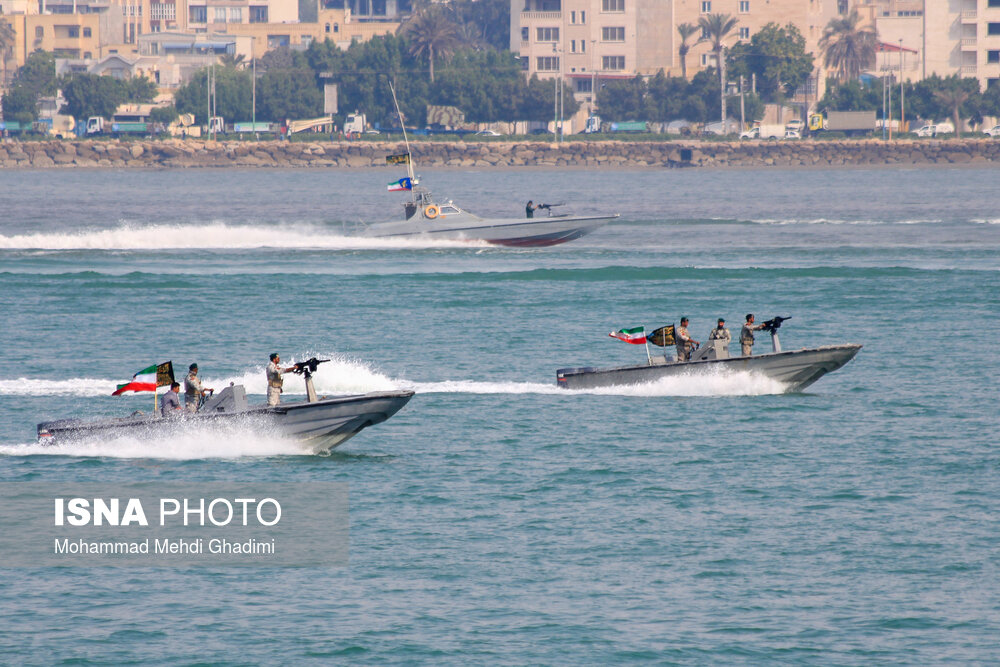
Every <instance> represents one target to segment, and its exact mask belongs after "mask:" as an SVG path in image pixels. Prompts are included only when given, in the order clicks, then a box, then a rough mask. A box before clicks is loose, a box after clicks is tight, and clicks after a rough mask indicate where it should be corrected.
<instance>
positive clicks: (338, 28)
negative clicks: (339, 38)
mask: <svg viewBox="0 0 1000 667" xmlns="http://www.w3.org/2000/svg"><path fill="white" fill-rule="evenodd" d="M333 32H334V34H337V33H338V32H340V24H339V23H334V24H333Z"/></svg>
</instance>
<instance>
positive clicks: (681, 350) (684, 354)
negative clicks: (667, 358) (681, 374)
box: [676, 317, 699, 361]
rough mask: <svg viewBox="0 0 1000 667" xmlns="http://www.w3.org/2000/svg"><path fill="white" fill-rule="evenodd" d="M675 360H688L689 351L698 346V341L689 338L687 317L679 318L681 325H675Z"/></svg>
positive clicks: (689, 357)
mask: <svg viewBox="0 0 1000 667" xmlns="http://www.w3.org/2000/svg"><path fill="white" fill-rule="evenodd" d="M676 339H677V361H689V360H690V359H691V352H692V350H694V349H695V348H697V347H698V345H699V343H698V341H696V340H694V339H693V338H691V335H690V334H689V333H688V318H686V317H682V318H681V325H680V326H679V327H677V335H676Z"/></svg>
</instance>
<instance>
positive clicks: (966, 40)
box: [962, 37, 978, 51]
mask: <svg viewBox="0 0 1000 667" xmlns="http://www.w3.org/2000/svg"><path fill="white" fill-rule="evenodd" d="M977 43H978V40H977V39H976V38H975V37H963V38H962V49H963V50H965V51H975V50H976V44H977Z"/></svg>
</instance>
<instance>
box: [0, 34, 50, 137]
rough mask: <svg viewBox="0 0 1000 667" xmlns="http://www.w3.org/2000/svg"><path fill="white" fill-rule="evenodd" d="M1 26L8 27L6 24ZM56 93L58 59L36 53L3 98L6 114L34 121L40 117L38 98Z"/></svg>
mask: <svg viewBox="0 0 1000 667" xmlns="http://www.w3.org/2000/svg"><path fill="white" fill-rule="evenodd" d="M0 25H7V24H6V23H3V24H0ZM55 93H56V59H55V56H54V55H53V54H51V53H47V52H45V51H35V52H34V53H32V54H31V55H30V56H28V59H27V60H26V61H25V63H24V65H22V66H21V68H20V69H19V70H17V73H16V74H15V75H14V81H13V83H12V84H11V86H10V88H9V89H8V90H7V92H6V93H5V94H4V96H3V108H4V113H5V114H18V115H19V117H20V118H22V119H27V118H28V117H29V116H30V118H31V119H32V120H34V119H35V118H37V117H38V98H39V97H41V96H42V95H55Z"/></svg>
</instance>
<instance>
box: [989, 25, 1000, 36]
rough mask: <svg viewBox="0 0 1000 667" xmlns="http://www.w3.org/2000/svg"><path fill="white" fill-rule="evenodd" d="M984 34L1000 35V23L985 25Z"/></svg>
mask: <svg viewBox="0 0 1000 667" xmlns="http://www.w3.org/2000/svg"><path fill="white" fill-rule="evenodd" d="M986 34H987V35H1000V23H987V24H986Z"/></svg>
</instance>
